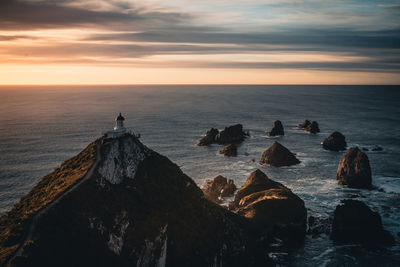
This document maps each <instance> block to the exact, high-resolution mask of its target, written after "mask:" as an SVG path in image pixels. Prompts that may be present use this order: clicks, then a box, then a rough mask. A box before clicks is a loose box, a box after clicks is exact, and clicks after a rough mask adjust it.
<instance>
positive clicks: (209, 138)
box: [197, 128, 219, 146]
mask: <svg viewBox="0 0 400 267" xmlns="http://www.w3.org/2000/svg"><path fill="white" fill-rule="evenodd" d="M218 133H219V131H218V129H214V128H211V129H210V130H209V131H207V133H206V134H205V135H204V136H203V138H201V139H200V140H199V142H198V143H197V145H199V146H208V145H211V144H213V143H214V142H215V137H216V136H217V135H218Z"/></svg>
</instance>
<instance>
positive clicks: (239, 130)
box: [197, 124, 247, 146]
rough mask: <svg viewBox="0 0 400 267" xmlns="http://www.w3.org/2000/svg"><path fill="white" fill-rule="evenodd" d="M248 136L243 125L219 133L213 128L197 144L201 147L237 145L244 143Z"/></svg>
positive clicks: (233, 126)
mask: <svg viewBox="0 0 400 267" xmlns="http://www.w3.org/2000/svg"><path fill="white" fill-rule="evenodd" d="M246 136H247V134H246V133H245V132H244V131H243V126H242V125H241V124H236V125H232V126H229V127H225V129H224V130H222V131H218V130H217V129H214V128H211V130H210V131H208V132H207V133H206V135H205V136H204V137H203V138H202V139H200V141H199V142H198V143H197V144H198V145H199V146H207V145H211V144H214V143H215V144H220V145H226V144H236V143H240V142H242V141H243V140H244V139H245V137H246Z"/></svg>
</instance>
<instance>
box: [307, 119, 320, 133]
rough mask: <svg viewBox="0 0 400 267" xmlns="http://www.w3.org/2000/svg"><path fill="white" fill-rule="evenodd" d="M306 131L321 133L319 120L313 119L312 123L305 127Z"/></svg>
mask: <svg viewBox="0 0 400 267" xmlns="http://www.w3.org/2000/svg"><path fill="white" fill-rule="evenodd" d="M304 130H305V131H306V132H309V133H312V134H316V133H319V132H320V131H319V125H318V122H316V121H313V122H312V123H311V124H310V125H308V126H307V127H306V128H305V129H304Z"/></svg>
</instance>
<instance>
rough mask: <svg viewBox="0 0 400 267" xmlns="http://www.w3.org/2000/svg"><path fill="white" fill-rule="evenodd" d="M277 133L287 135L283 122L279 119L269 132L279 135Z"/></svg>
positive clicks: (272, 134) (271, 134)
mask: <svg viewBox="0 0 400 267" xmlns="http://www.w3.org/2000/svg"><path fill="white" fill-rule="evenodd" d="M277 135H285V131H284V130H283V125H282V122H281V121H279V120H276V121H274V123H273V125H272V129H271V131H269V132H268V136H277Z"/></svg>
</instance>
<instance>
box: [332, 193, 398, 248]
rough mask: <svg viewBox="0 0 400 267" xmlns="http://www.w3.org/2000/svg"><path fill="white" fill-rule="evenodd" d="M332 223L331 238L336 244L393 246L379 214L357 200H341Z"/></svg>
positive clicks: (392, 241) (392, 240) (391, 238)
mask: <svg viewBox="0 0 400 267" xmlns="http://www.w3.org/2000/svg"><path fill="white" fill-rule="evenodd" d="M342 203H343V204H342V205H338V206H337V207H336V209H335V214H334V218H333V223H332V233H331V238H332V240H333V241H335V242H336V243H363V244H372V245H376V244H382V245H393V244H394V239H393V237H392V236H391V234H390V233H389V232H388V231H386V230H384V229H383V227H382V221H381V217H380V215H379V213H377V212H373V211H372V210H371V209H370V208H369V207H368V206H367V205H365V204H364V203H363V202H361V201H358V200H350V199H347V200H343V201H342Z"/></svg>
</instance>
